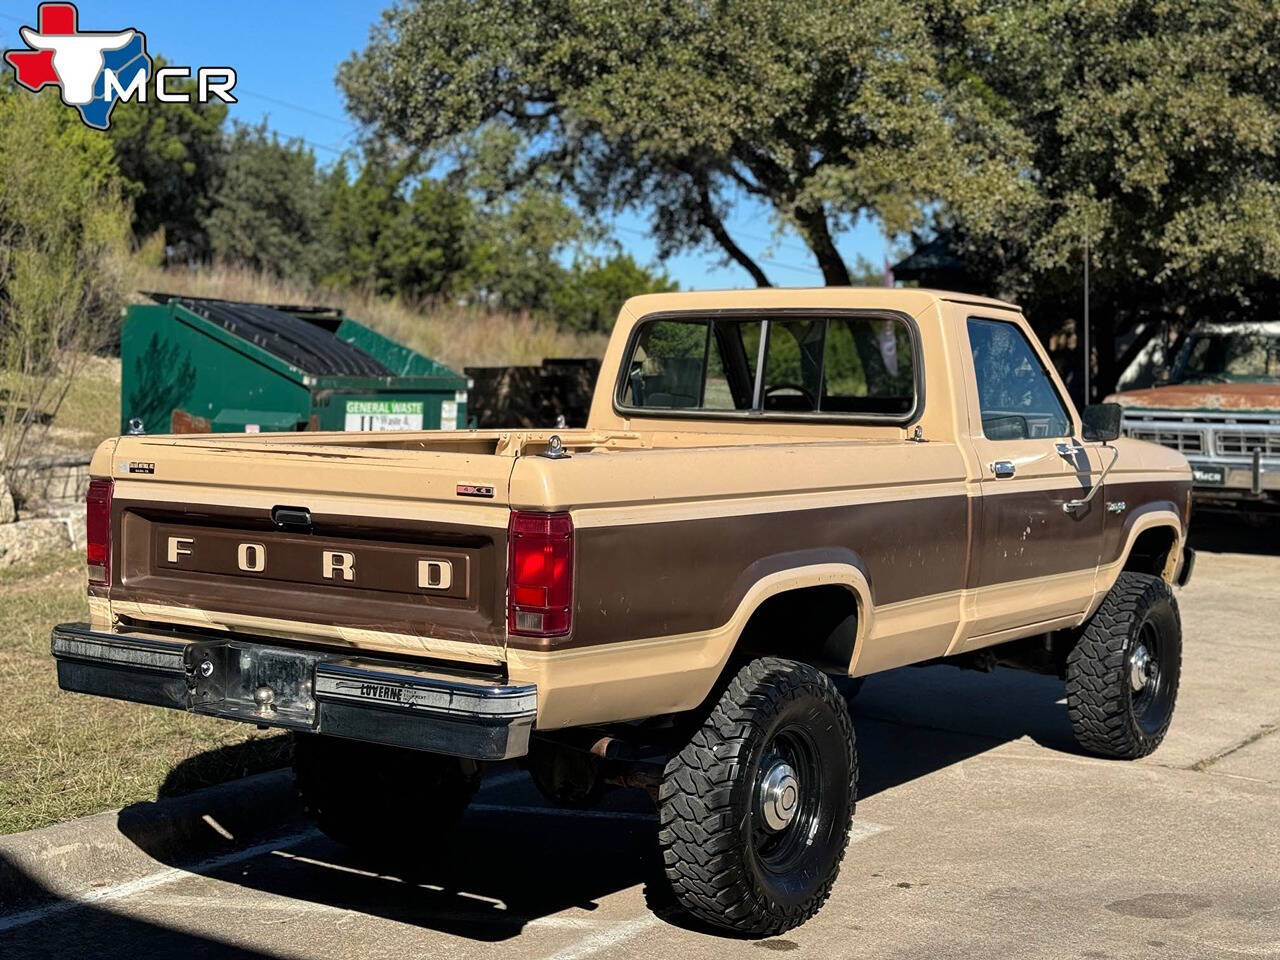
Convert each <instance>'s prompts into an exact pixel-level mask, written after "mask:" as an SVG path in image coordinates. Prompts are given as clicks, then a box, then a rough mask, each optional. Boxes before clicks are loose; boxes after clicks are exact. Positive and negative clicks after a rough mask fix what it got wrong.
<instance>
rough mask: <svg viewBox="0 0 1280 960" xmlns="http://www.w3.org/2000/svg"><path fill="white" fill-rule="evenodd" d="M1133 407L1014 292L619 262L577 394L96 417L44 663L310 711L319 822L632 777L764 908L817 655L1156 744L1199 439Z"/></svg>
mask: <svg viewBox="0 0 1280 960" xmlns="http://www.w3.org/2000/svg"><path fill="white" fill-rule="evenodd" d="M1118 435H1119V408H1117V407H1115V406H1105V405H1103V406H1099V407H1092V408H1089V409H1088V410H1086V411H1085V415H1084V417H1083V418H1082V417H1081V416H1080V415H1079V414H1077V412H1076V411H1075V410H1074V409H1073V408H1072V406H1071V404H1070V402H1069V401H1068V400H1067V398H1066V393H1065V391H1064V390H1063V387H1062V384H1061V382H1060V381H1059V379H1058V377H1057V375H1056V374H1055V373H1054V371H1053V369H1052V367H1051V365H1050V364H1049V363H1048V362H1047V359H1046V357H1045V355H1044V352H1043V350H1042V349H1041V347H1040V346H1039V344H1038V343H1037V342H1036V341H1035V338H1034V336H1032V334H1031V333H1030V328H1029V327H1028V325H1027V323H1026V321H1025V319H1024V318H1023V317H1022V316H1021V314H1020V312H1019V311H1018V310H1017V308H1015V307H1013V306H1011V305H1009V304H1005V303H1001V302H1000V301H996V300H988V299H982V298H975V297H968V296H961V295H948V294H938V293H934V292H930V291H921V290H885V289H867V290H859V289H841V288H826V289H821V290H763V291H749V292H740V293H698V294H668V295H654V296H646V297H640V298H635V299H633V300H631V301H628V303H627V304H626V306H625V307H624V308H623V311H622V314H621V316H620V317H619V320H618V323H617V326H616V328H615V331H614V334H613V339H612V340H611V342H610V345H609V348H608V351H607V352H606V355H605V358H604V363H603V367H602V372H601V376H600V380H599V383H598V385H597V390H596V394H595V397H594V401H593V406H592V411H591V416H590V421H589V423H588V426H587V428H586V429H583V430H574V431H564V432H562V433H561V434H559V435H551V434H550V433H548V432H545V431H542V432H539V431H520V432H497V431H471V432H467V433H463V434H458V433H454V432H444V431H441V432H417V433H402V434H380V435H374V434H361V435H352V434H328V435H326V434H312V435H303V434H294V435H287V436H286V435H275V436H268V435H257V436H244V437H230V436H227V435H221V436H216V437H190V436H186V437H125V438H121V439H119V440H117V441H111V442H109V443H107V444H104V445H103V446H102V447H101V448H100V449H99V451H98V453H97V455H96V456H95V458H94V463H93V473H94V477H95V479H94V481H93V483H92V485H91V489H90V493H89V541H90V545H89V558H88V559H89V579H90V585H89V595H90V600H89V603H90V613H91V622H89V623H87V624H67V625H63V626H61V627H58V628H56V629H55V631H54V636H53V652H54V655H55V656H56V657H57V658H58V670H59V680H60V683H61V684H62V685H63V687H65V688H66V689H70V690H79V691H83V692H88V693H96V694H100V695H105V696H114V697H120V698H123V699H130V700H139V701H142V702H147V703H157V704H162V705H166V706H171V707H177V708H181V709H188V710H193V711H196V712H200V713H206V714H212V715H215V716H222V717H228V718H232V719H239V720H245V721H249V722H254V723H262V724H267V725H274V726H280V727H285V728H289V729H293V730H295V731H297V733H298V738H297V750H296V763H297V768H298V783H299V787H300V789H301V790H302V793H303V795H304V797H305V798H306V800H307V802H308V804H309V805H310V806H311V808H312V809H313V811H314V812H315V814H316V816H317V817H318V819H319V821H320V823H321V825H322V827H324V829H326V830H327V831H329V832H330V833H331V834H332V835H334V836H335V837H338V838H340V839H343V840H345V841H347V842H351V843H356V844H360V845H372V846H382V847H384V848H391V849H394V850H396V851H398V852H402V853H403V852H404V851H406V850H408V849H411V848H413V847H415V845H416V846H418V847H420V848H422V849H429V847H430V844H431V838H432V836H433V835H434V834H435V833H436V832H437V831H439V830H440V829H441V827H442V825H443V824H445V823H448V822H449V821H451V820H452V819H454V818H456V817H457V816H458V815H460V813H461V812H462V810H463V809H464V808H465V806H466V803H467V801H468V799H469V797H470V796H471V794H472V792H473V791H474V790H475V787H476V784H477V782H478V780H479V777H480V776H481V774H482V767H481V764H482V763H483V762H484V761H490V760H498V759H505V758H512V757H526V761H525V762H527V763H528V764H529V766H530V767H531V770H532V773H533V775H534V779H535V780H536V781H537V782H538V783H539V785H540V786H541V787H542V788H543V789H544V790H545V791H546V792H547V793H548V794H550V795H551V796H553V797H555V798H556V799H558V800H560V801H561V802H564V803H568V804H573V805H581V804H587V803H590V802H591V801H592V800H593V799H594V798H595V797H596V796H598V795H599V792H600V791H601V790H602V789H603V787H604V786H606V785H608V784H610V783H617V784H626V785H641V786H649V787H650V788H651V789H652V792H653V793H654V794H655V796H656V799H657V802H658V806H659V811H660V822H661V828H660V833H659V843H660V845H661V847H662V853H663V858H664V862H665V866H666V871H667V876H668V878H669V879H670V881H671V884H672V887H673V889H674V890H675V892H676V895H677V898H678V899H679V901H680V903H681V904H682V905H683V906H684V907H685V909H686V910H688V911H689V912H690V913H692V914H693V915H695V916H697V917H699V918H701V919H702V920H704V921H706V922H708V923H712V924H717V925H720V926H724V927H729V928H732V929H735V930H738V931H742V932H745V933H750V934H756V935H760V934H769V933H776V932H779V931H782V930H785V929H788V928H790V927H793V926H795V925H796V924H799V923H802V922H803V921H804V920H805V919H807V918H808V917H810V916H812V915H813V914H814V913H815V912H816V911H817V910H818V909H819V908H820V907H821V905H822V904H823V902H824V901H825V899H826V897H827V895H828V893H829V891H830V889H831V885H832V883H833V882H834V880H835V876H836V872H837V869H838V866H839V863H840V860H841V857H842V855H843V851H844V848H845V844H846V841H847V838H848V830H849V822H850V816H851V814H852V812H853V809H854V800H855V793H856V780H857V756H856V751H855V745H854V737H853V728H852V725H851V724H850V721H849V715H848V711H847V708H846V704H845V701H844V699H843V697H842V696H841V695H840V693H839V692H838V691H837V688H836V687H835V685H834V684H833V682H832V679H831V677H832V676H837V677H838V676H845V675H847V676H851V677H854V678H857V677H862V676H865V675H867V674H870V673H874V672H876V671H880V670H886V669H889V668H892V667H897V666H902V665H906V664H913V663H922V662H929V661H934V660H937V659H940V658H954V660H953V662H956V663H958V664H967V665H973V666H979V667H985V668H990V667H991V666H993V665H994V664H996V663H1005V664H1010V665H1014V666H1018V667H1023V668H1027V669H1032V670H1038V671H1041V672H1046V673H1052V674H1058V675H1060V676H1062V677H1063V678H1064V679H1065V681H1066V692H1067V704H1068V710H1069V713H1070V716H1071V722H1072V726H1073V728H1074V730H1075V733H1076V736H1077V738H1078V739H1079V741H1080V743H1081V745H1082V746H1083V747H1085V748H1086V749H1088V750H1090V751H1092V752H1094V753H1097V754H1100V755H1103V756H1112V757H1126V758H1132V757H1138V756H1142V755H1145V754H1147V753H1149V752H1151V751H1152V750H1154V749H1155V748H1156V746H1157V745H1158V744H1159V743H1160V741H1161V739H1162V738H1163V736H1164V734H1165V731H1166V730H1167V728H1168V725H1169V722H1170V719H1171V717H1172V712H1173V706H1174V701H1175V699H1176V694H1177V687H1178V677H1179V670H1180V663H1181V631H1180V625H1179V620H1178V612H1177V606H1176V603H1175V601H1174V598H1173V595H1172V592H1171V589H1170V588H1171V585H1172V584H1173V583H1174V582H1185V579H1186V577H1187V576H1188V575H1189V573H1190V569H1191V556H1190V554H1189V553H1188V552H1187V551H1186V550H1185V548H1184V544H1185V538H1186V523H1187V516H1188V511H1189V504H1190V497H1189V494H1190V474H1189V471H1188V469H1187V465H1186V461H1185V460H1184V459H1183V458H1182V457H1181V456H1180V455H1178V454H1177V453H1174V452H1172V451H1169V450H1166V449H1164V448H1163V447H1159V446H1153V445H1150V444H1144V443H1140V442H1137V441H1134V440H1119V441H1116V438H1117V437H1118ZM1113 441H1116V442H1114V443H1113Z"/></svg>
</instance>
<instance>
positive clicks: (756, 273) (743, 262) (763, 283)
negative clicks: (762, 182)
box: [698, 182, 773, 287]
mask: <svg viewBox="0 0 1280 960" xmlns="http://www.w3.org/2000/svg"><path fill="white" fill-rule="evenodd" d="M698 215H699V218H700V219H701V220H702V224H703V226H705V227H706V228H707V230H709V231H710V232H711V236H712V237H713V238H715V241H716V243H718V244H720V248H721V249H722V250H724V252H725V253H727V254H728V255H729V256H730V258H731V259H733V260H734V261H735V262H736V263H737V264H738V266H740V267H742V269H743V270H745V271H747V273H749V274H751V279H752V280H754V281H755V282H756V286H757V287H771V286H773V284H772V283H770V282H769V278H768V277H767V276H765V273H764V271H763V270H761V269H760V265H759V264H758V263H756V262H755V261H754V260H752V259H751V257H749V256H747V252H746V251H745V250H743V249H742V248H741V247H740V246H738V245H737V244H736V243H735V242H734V240H733V237H731V236H729V231H728V230H726V229H725V227H724V221H723V220H721V219H720V217H719V216H718V215H717V214H716V211H715V207H713V206H712V204H711V193H710V191H709V190H708V188H707V185H706V183H705V182H704V183H701V184H699V187H698Z"/></svg>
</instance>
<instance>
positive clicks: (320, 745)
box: [293, 733, 481, 857]
mask: <svg viewBox="0 0 1280 960" xmlns="http://www.w3.org/2000/svg"><path fill="white" fill-rule="evenodd" d="M293 773H294V782H295V783H296V785H297V788H298V794H299V796H300V797H301V799H302V804H303V806H304V807H305V808H306V810H307V812H308V813H309V814H310V815H311V817H312V819H314V820H315V822H316V826H318V827H319V828H320V829H321V831H322V832H323V833H324V834H325V835H326V836H328V837H329V838H330V839H332V840H336V841H337V842H338V843H341V844H343V845H344V846H348V847H351V848H352V849H355V850H361V851H365V852H368V853H373V854H377V855H380V856H391V857H404V856H419V855H422V854H424V853H425V852H427V851H429V850H430V849H432V848H435V847H438V846H439V844H440V840H441V837H442V835H443V834H444V833H445V831H447V830H448V829H449V828H450V827H452V826H453V825H454V824H455V823H456V822H457V821H458V820H459V819H461V817H462V814H463V812H464V811H465V810H466V808H467V804H468V803H470V802H471V797H472V796H473V795H474V794H475V792H476V789H477V788H478V787H479V786H480V777H481V770H480V765H479V764H478V763H476V762H475V761H474V760H462V759H459V758H458V757H446V756H442V755H440V754H436V753H426V752H424V751H421V750H406V749H403V748H399V747H389V746H385V745H382V744H374V743H362V742H360V741H358V740H344V739H341V738H339V737H326V736H322V735H319V734H311V733H298V734H294V738H293Z"/></svg>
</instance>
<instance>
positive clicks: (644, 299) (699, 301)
mask: <svg viewBox="0 0 1280 960" xmlns="http://www.w3.org/2000/svg"><path fill="white" fill-rule="evenodd" d="M940 300H945V301H949V302H952V303H970V304H975V305H978V306H985V307H992V308H995V309H999V310H1012V311H1015V312H1016V311H1019V310H1020V309H1021V308H1019V307H1018V306H1017V305H1016V304H1013V303H1009V302H1007V301H1004V300H997V299H995V298H993V297H982V296H978V295H976V294H971V293H955V292H951V291H947V290H926V289H921V288H918V287H760V288H754V289H749V290H697V291H687V292H678V293H648V294H644V295H642V296H639V297H632V298H631V299H630V300H628V301H627V302H626V304H625V305H624V306H623V310H624V311H626V312H628V313H630V314H631V315H632V317H633V318H639V317H643V316H645V315H646V314H651V313H665V312H676V311H682V310H717V309H720V310H743V309H751V308H753V307H754V308H760V309H779V308H786V307H798V308H814V309H822V308H824V307H825V308H832V307H836V308H839V307H847V308H863V309H875V308H880V309H886V310H900V311H902V312H903V313H906V314H909V315H910V316H913V317H914V316H918V315H919V314H920V313H922V312H923V311H924V310H926V309H928V308H929V307H930V306H932V305H933V304H935V303H937V302H938V301H940Z"/></svg>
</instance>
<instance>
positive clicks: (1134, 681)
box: [1129, 643, 1156, 693]
mask: <svg viewBox="0 0 1280 960" xmlns="http://www.w3.org/2000/svg"><path fill="white" fill-rule="evenodd" d="M1155 676H1156V662H1155V661H1154V660H1153V659H1151V653H1150V651H1148V650H1147V647H1146V644H1143V643H1140V644H1138V645H1137V646H1136V647H1134V648H1133V652H1132V653H1131V654H1129V685H1130V686H1131V687H1133V691H1134V693H1137V692H1138V691H1140V690H1141V689H1142V688H1143V687H1145V686H1146V685H1147V684H1149V683H1150V682H1151V681H1152V680H1154V679H1155Z"/></svg>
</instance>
